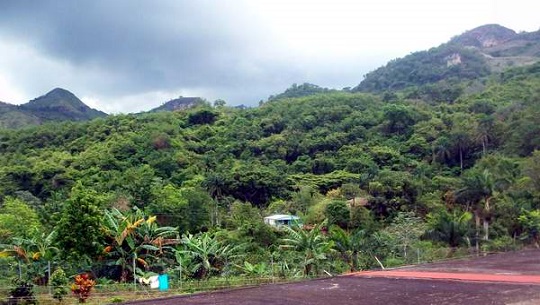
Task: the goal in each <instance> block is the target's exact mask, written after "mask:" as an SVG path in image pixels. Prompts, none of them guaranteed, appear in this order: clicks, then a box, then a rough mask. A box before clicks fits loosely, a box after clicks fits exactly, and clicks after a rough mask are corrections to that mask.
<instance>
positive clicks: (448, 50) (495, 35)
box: [352, 24, 540, 101]
mask: <svg viewBox="0 0 540 305" xmlns="http://www.w3.org/2000/svg"><path fill="white" fill-rule="evenodd" d="M538 61H540V30H539V31H537V32H529V33H527V32H523V33H516V32H515V31H513V30H511V29H508V28H505V27H503V26H500V25H496V24H489V25H483V26H480V27H477V28H475V29H472V30H470V31H467V32H465V33H463V34H461V35H459V36H456V37H454V38H452V39H451V40H450V41H449V42H448V43H445V44H442V45H440V46H438V47H435V48H432V49H429V50H426V51H420V52H415V53H412V54H410V55H407V56H405V57H403V58H399V59H395V60H392V61H390V62H389V63H388V64H386V65H385V66H383V67H380V68H378V69H376V70H374V71H372V72H369V73H368V74H366V75H365V77H364V80H363V81H362V82H360V84H359V85H358V86H356V87H355V88H353V89H352V91H353V92H373V93H382V92H396V91H400V90H404V89H408V90H409V91H415V92H414V94H413V96H412V97H416V98H425V99H428V100H429V99H433V98H435V99H438V98H439V99H440V98H441V95H443V96H442V99H443V100H446V101H452V100H453V99H455V98H456V97H457V96H458V95H459V94H460V93H461V92H460V90H463V87H464V86H461V88H459V86H458V87H456V86H455V85H456V84H459V83H463V82H466V81H477V80H479V79H481V78H483V77H485V76H488V75H490V74H491V73H492V72H501V71H503V70H504V69H507V68H510V67H518V66H525V65H530V64H534V63H536V62H538Z"/></svg>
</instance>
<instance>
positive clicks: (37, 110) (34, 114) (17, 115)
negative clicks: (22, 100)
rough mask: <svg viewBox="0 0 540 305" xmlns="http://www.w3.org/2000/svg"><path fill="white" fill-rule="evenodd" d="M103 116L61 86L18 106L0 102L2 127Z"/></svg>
mask: <svg viewBox="0 0 540 305" xmlns="http://www.w3.org/2000/svg"><path fill="white" fill-rule="evenodd" d="M105 116H107V114H106V113H104V112H102V111H99V110H95V109H92V108H90V107H88V106H87V105H86V104H84V103H83V102H82V101H81V100H80V99H79V98H78V97H77V96H75V95H74V94H73V93H71V92H69V91H67V90H65V89H61V88H56V89H53V90H51V91H50V92H48V93H47V94H45V95H43V96H40V97H38V98H35V99H33V100H31V101H30V102H28V103H26V104H22V105H19V106H16V105H11V104H7V103H0V127H4V128H20V127H25V126H28V125H40V124H43V123H47V122H53V121H88V120H92V119H94V118H98V117H105Z"/></svg>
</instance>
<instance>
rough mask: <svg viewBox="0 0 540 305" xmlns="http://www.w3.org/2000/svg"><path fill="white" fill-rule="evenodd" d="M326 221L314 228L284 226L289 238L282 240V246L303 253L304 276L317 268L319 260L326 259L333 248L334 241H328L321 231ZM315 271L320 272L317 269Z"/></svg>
mask: <svg viewBox="0 0 540 305" xmlns="http://www.w3.org/2000/svg"><path fill="white" fill-rule="evenodd" d="M325 224H326V223H325V222H323V223H321V224H319V225H316V226H315V227H314V228H313V229H311V230H308V229H305V228H298V229H296V230H295V229H292V228H290V227H283V228H284V229H285V231H287V233H288V238H285V239H283V240H282V242H283V243H282V245H281V248H283V249H292V250H294V251H297V252H299V253H301V254H302V256H303V260H304V261H303V264H302V265H303V268H304V276H309V275H310V274H311V273H312V270H313V269H317V268H318V266H319V262H321V261H323V260H326V259H327V256H326V254H327V253H329V252H330V251H331V250H332V243H331V242H329V241H327V240H326V238H325V237H324V236H323V235H322V233H321V227H322V226H323V225H325ZM315 271H316V272H315V273H318V272H317V270H315Z"/></svg>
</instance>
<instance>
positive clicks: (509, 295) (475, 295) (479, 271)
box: [133, 250, 540, 305]
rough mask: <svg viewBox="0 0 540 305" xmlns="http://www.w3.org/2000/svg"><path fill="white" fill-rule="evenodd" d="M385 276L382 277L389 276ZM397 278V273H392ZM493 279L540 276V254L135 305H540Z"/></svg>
mask: <svg viewBox="0 0 540 305" xmlns="http://www.w3.org/2000/svg"><path fill="white" fill-rule="evenodd" d="M396 271H397V272H410V273H415V272H416V273H422V272H424V273H426V272H432V273H435V272H436V273H437V274H440V273H444V272H448V274H452V275H454V276H455V275H456V274H458V275H459V274H465V275H468V276H471V275H477V276H483V277H485V278H487V280H486V281H483V282H476V281H469V280H467V279H459V278H455V277H450V276H449V278H450V279H444V278H438V279H418V278H414V277H412V278H411V277H409V276H408V277H400V276H395V275H394V273H396ZM383 272H384V271H381V273H383ZM392 272H393V273H392ZM491 275H493V276H495V277H496V276H504V275H508V276H509V277H511V276H513V275H514V276H519V275H532V276H533V277H532V278H535V275H540V251H539V250H526V251H521V252H512V253H505V254H498V255H490V256H486V257H480V258H474V259H466V260H458V261H451V262H444V263H436V264H426V265H421V266H414V267H407V268H400V269H398V270H392V271H391V272H389V273H388V274H387V275H385V274H382V275H378V276H371V275H366V276H365V275H362V274H352V275H346V276H339V277H334V278H328V279H321V280H312V281H305V282H298V283H290V284H276V285H266V286H260V287H253V288H242V289H233V290H226V291H221V292H213V293H200V294H194V295H188V296H179V297H172V298H166V299H157V300H145V301H140V302H134V303H133V304H138V305H151V304H152V305H154V304H155V305H173V304H220V305H229V304H230V305H232V304H235V305H236V304H264V305H271V304H310V305H322V304H325V305H326V304H331V305H341V304H344V305H348V304H356V305H392V304H403V305H409V304H410V305H413V304H414V305H423V304H434V305H435V304H443V305H446V304H447V305H461V304H478V305H487V304H492V305H498V304H501V305H502V304H512V305H533V304H537V305H538V304H540V281H538V283H536V282H534V281H533V283H527V284H524V283H518V282H515V283H512V282H511V281H510V282H508V281H507V282H501V281H497V280H493V281H491V280H489V277H490V276H491Z"/></svg>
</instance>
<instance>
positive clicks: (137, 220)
mask: <svg viewBox="0 0 540 305" xmlns="http://www.w3.org/2000/svg"><path fill="white" fill-rule="evenodd" d="M103 229H104V231H105V232H106V236H108V243H107V245H106V247H105V248H104V249H103V252H104V254H105V255H106V257H107V258H108V259H109V265H116V266H119V267H120V269H121V273H120V281H121V282H126V281H127V280H128V278H129V277H130V275H131V274H133V275H134V276H135V274H142V273H144V271H143V270H147V269H148V268H149V267H150V264H151V263H152V262H153V261H156V260H157V259H158V258H159V257H162V256H164V255H165V254H167V253H172V245H174V244H176V243H178V238H176V237H177V235H178V230H177V229H176V228H173V227H160V226H158V224H157V223H156V217H155V216H151V217H147V216H146V215H145V214H144V212H143V211H141V210H139V209H136V210H134V212H133V213H126V214H123V213H122V212H120V211H119V210H118V209H114V208H113V209H111V210H108V211H106V212H105V221H104V228H103Z"/></svg>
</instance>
